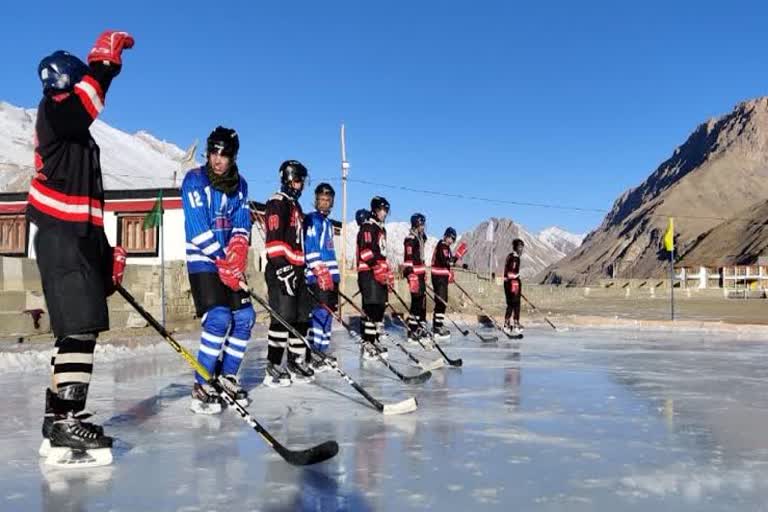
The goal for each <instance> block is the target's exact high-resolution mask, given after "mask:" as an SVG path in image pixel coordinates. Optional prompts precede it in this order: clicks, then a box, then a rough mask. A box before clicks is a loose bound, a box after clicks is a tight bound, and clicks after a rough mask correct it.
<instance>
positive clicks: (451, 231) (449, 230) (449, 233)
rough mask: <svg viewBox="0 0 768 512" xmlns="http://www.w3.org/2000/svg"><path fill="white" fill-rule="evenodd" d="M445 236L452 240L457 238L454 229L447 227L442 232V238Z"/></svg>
mask: <svg viewBox="0 0 768 512" xmlns="http://www.w3.org/2000/svg"><path fill="white" fill-rule="evenodd" d="M445 237H449V238H453V239H454V240H456V238H458V235H457V234H456V230H455V229H453V228H451V227H449V228H447V229H446V230H445V233H443V238H445Z"/></svg>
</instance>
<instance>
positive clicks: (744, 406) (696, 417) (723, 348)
mask: <svg viewBox="0 0 768 512" xmlns="http://www.w3.org/2000/svg"><path fill="white" fill-rule="evenodd" d="M392 332H393V334H396V335H397V334H399V332H398V331H392ZM185 342H186V344H187V345H188V346H190V347H194V346H195V344H196V342H195V341H194V340H192V339H188V340H185ZM333 342H334V343H335V344H336V346H337V347H338V348H339V352H338V353H339V354H341V355H342V357H343V365H344V367H345V368H346V369H347V370H348V371H349V373H350V374H351V375H352V376H353V377H354V378H355V379H358V380H359V382H360V383H361V384H363V385H364V386H365V387H366V388H367V389H368V390H369V391H370V392H371V393H372V394H373V395H374V396H376V397H378V398H380V399H381V400H382V401H384V402H388V401H395V400H402V399H404V398H406V397H408V396H411V395H415V396H416V397H417V399H418V400H419V404H420V407H419V410H418V411H416V412H415V413H412V414H409V415H404V416H394V417H392V416H388V417H385V416H383V415H381V414H379V413H377V412H376V411H375V410H374V409H372V408H370V407H368V406H367V402H365V401H364V399H363V398H362V397H361V396H360V395H358V394H357V393H356V392H355V391H354V390H353V389H352V388H351V387H349V386H348V385H347V384H346V383H345V382H344V381H342V380H341V379H340V378H339V377H338V376H337V375H336V374H335V373H325V374H322V375H321V376H320V377H319V379H318V381H317V383H315V384H309V385H295V386H293V387H291V388H286V389H267V388H263V387H261V385H260V382H261V379H262V377H263V371H264V365H265V359H264V355H265V343H264V342H263V339H261V338H260V339H257V340H255V341H254V342H252V345H251V348H250V352H249V353H248V356H247V361H246V364H245V370H244V375H243V381H244V383H245V385H246V387H248V388H251V395H252V398H253V399H254V402H253V404H251V406H250V407H249V409H250V411H251V412H252V413H253V414H254V416H255V417H257V418H258V419H259V420H260V421H261V422H262V423H263V424H264V425H265V426H266V427H267V428H268V429H269V431H270V432H272V434H273V435H274V436H275V437H277V438H278V439H279V440H280V441H282V442H283V443H285V444H286V445H288V446H290V447H299V446H301V447H305V446H309V445H311V444H315V443H319V442H322V441H325V440H327V439H336V440H337V441H338V442H339V444H340V446H341V451H340V453H339V455H338V456H337V457H335V458H334V459H332V460H331V461H329V462H326V463H324V464H320V465H317V466H313V467H309V468H304V469H300V468H294V467H291V466H289V465H288V464H286V463H285V462H283V461H282V459H280V458H279V457H278V456H277V455H276V454H275V453H274V452H273V451H272V450H271V449H269V448H268V447H267V446H266V445H265V443H264V442H263V441H262V439H261V438H260V437H259V436H258V435H257V434H256V433H255V432H254V431H252V430H251V429H250V428H248V427H247V426H246V425H245V423H244V422H243V421H242V420H241V419H240V418H238V417H237V416H235V415H234V414H232V413H231V412H227V411H225V412H224V414H222V415H221V416H217V417H201V416H195V415H193V414H192V413H191V412H189V411H188V409H187V407H188V403H189V393H190V386H191V372H190V371H189V370H188V369H187V367H186V365H185V363H184V362H183V361H182V360H181V358H180V357H179V356H178V355H176V354H175V353H174V352H172V350H171V349H170V348H169V347H165V346H164V345H163V344H159V345H157V346H155V347H149V348H146V347H145V348H143V349H137V350H136V351H135V353H133V354H130V353H122V352H120V353H119V354H118V356H115V354H112V352H111V351H110V350H109V349H107V350H106V351H103V352H101V353H100V354H99V355H98V356H97V365H96V375H95V378H94V382H93V385H92V394H91V398H90V400H89V408H90V409H95V410H96V411H97V413H98V416H97V417H98V419H99V420H100V421H105V423H106V427H107V430H108V432H109V433H111V434H113V435H114V436H116V437H117V438H118V441H117V447H116V449H115V463H114V465H113V466H110V467H108V468H100V469H91V470H69V471H60V470H49V469H46V468H43V467H41V464H40V461H39V459H38V457H37V453H36V451H37V448H38V445H39V443H40V424H41V415H42V405H43V404H42V402H43V390H44V388H45V386H46V381H47V378H48V376H47V371H48V370H47V368H46V365H45V356H44V355H37V356H35V355H32V354H26V355H21V354H19V353H18V350H19V347H9V346H5V349H6V352H4V353H0V368H4V370H3V372H2V375H0V389H1V390H2V395H3V402H2V403H3V414H2V415H0V453H2V456H3V459H4V460H3V464H0V510H2V511H8V512H10V511H45V512H51V511H68V510H77V511H130V512H135V511H137V510H140V511H166V510H168V511H208V510H219V511H225V510H227V511H228V510H264V511H289V510H313V511H319V510H353V511H366V510H398V511H400V510H425V509H431V510H440V511H453V510H456V511H466V510H504V511H508V510H534V511H555V510H558V511H559V510H568V511H582V510H583V511H586V510H606V511H616V510H622V511H624V510H638V511H639V510H642V511H648V510H653V511H654V512H657V511H662V510H675V511H679V510H691V511H694V510H695V511H709V510H718V511H721V510H734V511H735V510H738V511H743V510H766V508H765V506H766V505H765V503H766V502H767V501H768V428H767V427H766V424H768V394H767V393H766V377H767V376H768V357H767V354H768V342H766V341H761V340H751V341H745V340H736V339H728V338H727V337H726V336H723V335H718V334H706V335H703V334H661V333H647V334H642V333H639V332H627V331H624V332H619V331H614V332H606V331H600V332H596V331H571V332H567V333H555V332H553V331H551V330H549V331H547V330H531V329H529V330H528V332H526V337H525V339H524V340H523V341H522V342H519V343H515V344H513V343H507V342H499V343H490V344H485V345H481V344H480V343H479V342H477V341H475V340H473V339H471V338H469V337H468V338H461V337H460V334H459V335H457V333H454V336H453V340H452V342H451V343H447V344H445V349H446V351H447V352H448V354H449V355H450V356H451V357H462V358H463V359H464V367H463V368H461V369H453V368H448V367H446V368H443V369H440V370H436V371H434V372H433V377H432V379H431V380H430V381H429V382H427V383H426V384H423V385H420V386H407V385H404V384H402V383H400V382H399V381H397V380H395V378H394V376H393V375H392V374H391V373H389V372H388V371H387V370H386V368H384V367H383V366H381V365H378V364H377V363H366V366H365V367H364V368H361V366H360V363H359V362H358V360H357V356H356V352H355V351H354V349H353V346H352V342H351V341H350V339H349V338H347V337H345V336H344V333H343V332H339V331H337V332H335V333H334V340H333ZM8 350H12V351H14V353H9V352H8ZM118 352H119V351H118ZM390 354H391V359H392V360H393V361H395V362H398V363H400V364H399V366H400V367H401V369H402V371H403V372H404V373H405V372H408V373H411V372H416V371H417V370H416V369H415V368H413V367H410V366H408V365H406V364H404V359H403V358H402V357H401V354H400V353H399V351H398V350H397V349H396V348H395V347H391V349H390ZM418 354H419V357H422V358H424V359H433V358H436V357H438V354H437V353H436V352H431V353H422V352H419V353H418ZM22 363H23V364H22ZM24 365H26V366H28V367H27V368H26V369H25V370H24V371H21V369H20V368H21V367H22V366H24Z"/></svg>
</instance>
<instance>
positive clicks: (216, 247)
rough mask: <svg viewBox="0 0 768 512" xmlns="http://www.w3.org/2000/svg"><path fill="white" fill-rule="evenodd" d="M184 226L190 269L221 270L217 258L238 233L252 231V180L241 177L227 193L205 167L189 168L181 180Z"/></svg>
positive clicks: (199, 270)
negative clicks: (237, 188) (250, 185)
mask: <svg viewBox="0 0 768 512" xmlns="http://www.w3.org/2000/svg"><path fill="white" fill-rule="evenodd" d="M181 201H182V204H183V205H184V230H185V231H186V235H187V271H188V272H189V273H190V274H197V273H200V272H218V269H217V268H216V265H215V263H214V261H215V260H216V258H224V248H225V247H226V246H227V244H228V243H229V239H230V238H232V237H233V236H234V235H244V236H246V237H250V235H251V211H250V209H249V208H248V184H247V183H246V181H245V180H244V179H243V177H242V176H241V177H240V187H239V190H238V191H237V192H234V193H233V194H231V195H227V194H225V193H224V192H221V191H219V190H216V189H215V188H213V187H212V186H211V182H210V181H209V180H208V176H207V175H206V173H205V167H199V168H197V169H192V170H191V171H189V172H187V175H186V176H184V181H183V182H182V184H181Z"/></svg>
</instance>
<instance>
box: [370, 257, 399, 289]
mask: <svg viewBox="0 0 768 512" xmlns="http://www.w3.org/2000/svg"><path fill="white" fill-rule="evenodd" d="M373 278H374V279H375V280H376V282H377V283H379V284H383V285H384V286H394V285H395V276H394V274H392V271H391V270H390V269H389V264H388V263H387V260H379V262H378V263H376V265H374V266H373Z"/></svg>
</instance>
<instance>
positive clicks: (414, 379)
mask: <svg viewBox="0 0 768 512" xmlns="http://www.w3.org/2000/svg"><path fill="white" fill-rule="evenodd" d="M307 291H308V292H309V294H310V295H311V296H312V297H313V298H314V299H315V301H316V302H317V303H318V304H319V305H320V307H321V308H323V309H324V310H326V311H327V312H328V313H330V314H331V315H332V316H333V317H334V318H336V320H338V322H339V323H340V324H341V325H342V326H343V327H344V328H345V329H346V330H347V332H349V334H350V335H351V336H352V337H353V338H356V339H358V340H360V342H361V343H363V342H364V340H363V338H362V336H360V334H358V332H357V331H355V329H354V328H353V327H352V326H351V325H349V324H348V323H347V322H345V321H344V319H343V318H342V317H341V315H340V314H339V313H338V312H336V311H335V310H334V309H333V308H332V307H330V306H329V305H328V304H326V303H325V302H323V301H321V300H320V298H318V296H317V294H316V293H315V292H313V291H312V290H311V289H310V288H307ZM376 357H377V359H378V360H379V361H381V363H382V364H383V365H384V366H386V367H387V368H388V369H389V371H391V372H392V373H394V374H395V375H397V378H398V379H400V380H401V381H403V382H405V383H406V384H421V383H424V382H426V381H428V380H429V379H430V377H432V372H429V371H426V372H424V373H420V374H418V375H412V376H408V375H403V374H402V373H400V372H399V371H398V369H397V368H395V367H394V366H392V363H390V362H389V361H387V360H386V359H385V358H384V356H382V355H381V352H380V351H379V350H376Z"/></svg>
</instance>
